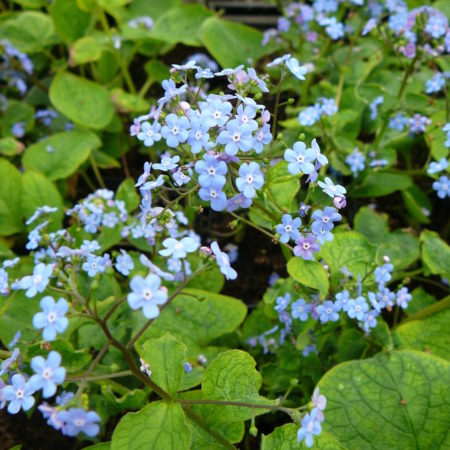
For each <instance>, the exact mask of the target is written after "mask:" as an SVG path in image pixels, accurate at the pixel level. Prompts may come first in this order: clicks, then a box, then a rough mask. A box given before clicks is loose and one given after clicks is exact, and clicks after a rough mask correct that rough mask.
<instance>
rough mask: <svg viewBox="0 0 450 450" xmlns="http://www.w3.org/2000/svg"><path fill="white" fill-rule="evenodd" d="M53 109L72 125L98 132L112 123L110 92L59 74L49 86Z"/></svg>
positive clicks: (89, 82) (86, 81)
mask: <svg viewBox="0 0 450 450" xmlns="http://www.w3.org/2000/svg"><path fill="white" fill-rule="evenodd" d="M50 100H51V102H52V104H53V106H54V107H55V108H56V109H57V110H58V111H59V112H61V113H63V114H64V115H65V116H67V117H68V118H69V119H70V120H72V121H73V122H75V123H77V124H79V125H82V126H85V127H87V128H94V129H96V130H97V129H101V128H104V127H106V126H107V125H108V123H109V122H110V121H111V119H112V117H113V114H114V108H113V105H112V102H111V100H110V98H109V92H108V91H107V90H106V89H105V88H104V87H103V86H101V85H99V84H97V83H94V82H93V81H89V80H86V79H84V78H81V77H78V76H76V75H72V74H71V73H68V72H60V73H59V74H58V75H56V76H55V78H54V79H53V82H52V84H51V86H50Z"/></svg>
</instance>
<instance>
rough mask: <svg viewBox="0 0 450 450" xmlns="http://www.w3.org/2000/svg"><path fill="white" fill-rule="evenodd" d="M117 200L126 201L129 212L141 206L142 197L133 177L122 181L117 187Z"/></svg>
mask: <svg viewBox="0 0 450 450" xmlns="http://www.w3.org/2000/svg"><path fill="white" fill-rule="evenodd" d="M116 200H122V201H123V202H125V206H126V208H127V211H128V212H131V211H134V210H135V209H136V208H137V207H138V206H139V203H140V199H139V196H138V194H137V192H136V188H135V187H134V180H133V179H132V178H126V179H125V180H123V181H122V183H120V186H119V187H118V188H117V194H116Z"/></svg>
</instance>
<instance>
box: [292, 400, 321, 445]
mask: <svg viewBox="0 0 450 450" xmlns="http://www.w3.org/2000/svg"><path fill="white" fill-rule="evenodd" d="M318 413H319V410H318V409H317V408H313V410H312V411H311V414H308V413H306V414H305V416H304V417H303V419H302V426H301V428H300V429H299V430H298V432H297V439H298V442H302V441H303V439H304V440H305V444H306V446H307V447H312V445H313V436H318V435H319V434H320V433H321V432H322V426H321V425H320V421H319V420H318V418H317V415H318Z"/></svg>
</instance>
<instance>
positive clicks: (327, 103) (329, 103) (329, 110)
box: [319, 98, 338, 116]
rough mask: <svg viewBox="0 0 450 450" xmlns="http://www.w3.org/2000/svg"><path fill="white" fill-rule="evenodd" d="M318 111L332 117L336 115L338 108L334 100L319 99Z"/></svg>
mask: <svg viewBox="0 0 450 450" xmlns="http://www.w3.org/2000/svg"><path fill="white" fill-rule="evenodd" d="M319 100H320V102H321V103H322V104H321V105H320V109H321V111H322V113H323V114H325V115H326V116H332V115H333V114H336V113H337V110H338V107H337V105H336V101H335V100H334V98H320V99H319Z"/></svg>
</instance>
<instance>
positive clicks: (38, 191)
mask: <svg viewBox="0 0 450 450" xmlns="http://www.w3.org/2000/svg"><path fill="white" fill-rule="evenodd" d="M22 186H23V195H22V214H23V216H24V217H25V218H27V219H29V218H30V217H31V216H32V215H33V214H34V212H35V211H36V209H37V208H39V207H40V206H52V207H56V208H58V211H55V212H53V213H51V215H50V224H49V227H50V230H51V231H56V230H59V229H60V228H61V225H62V220H63V217H64V205H63V200H62V198H61V194H60V193H59V191H58V189H56V187H55V185H54V184H53V183H52V182H51V181H50V180H49V179H48V178H46V177H45V176H44V175H42V174H41V173H39V172H26V173H25V174H24V175H23V176H22Z"/></svg>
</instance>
